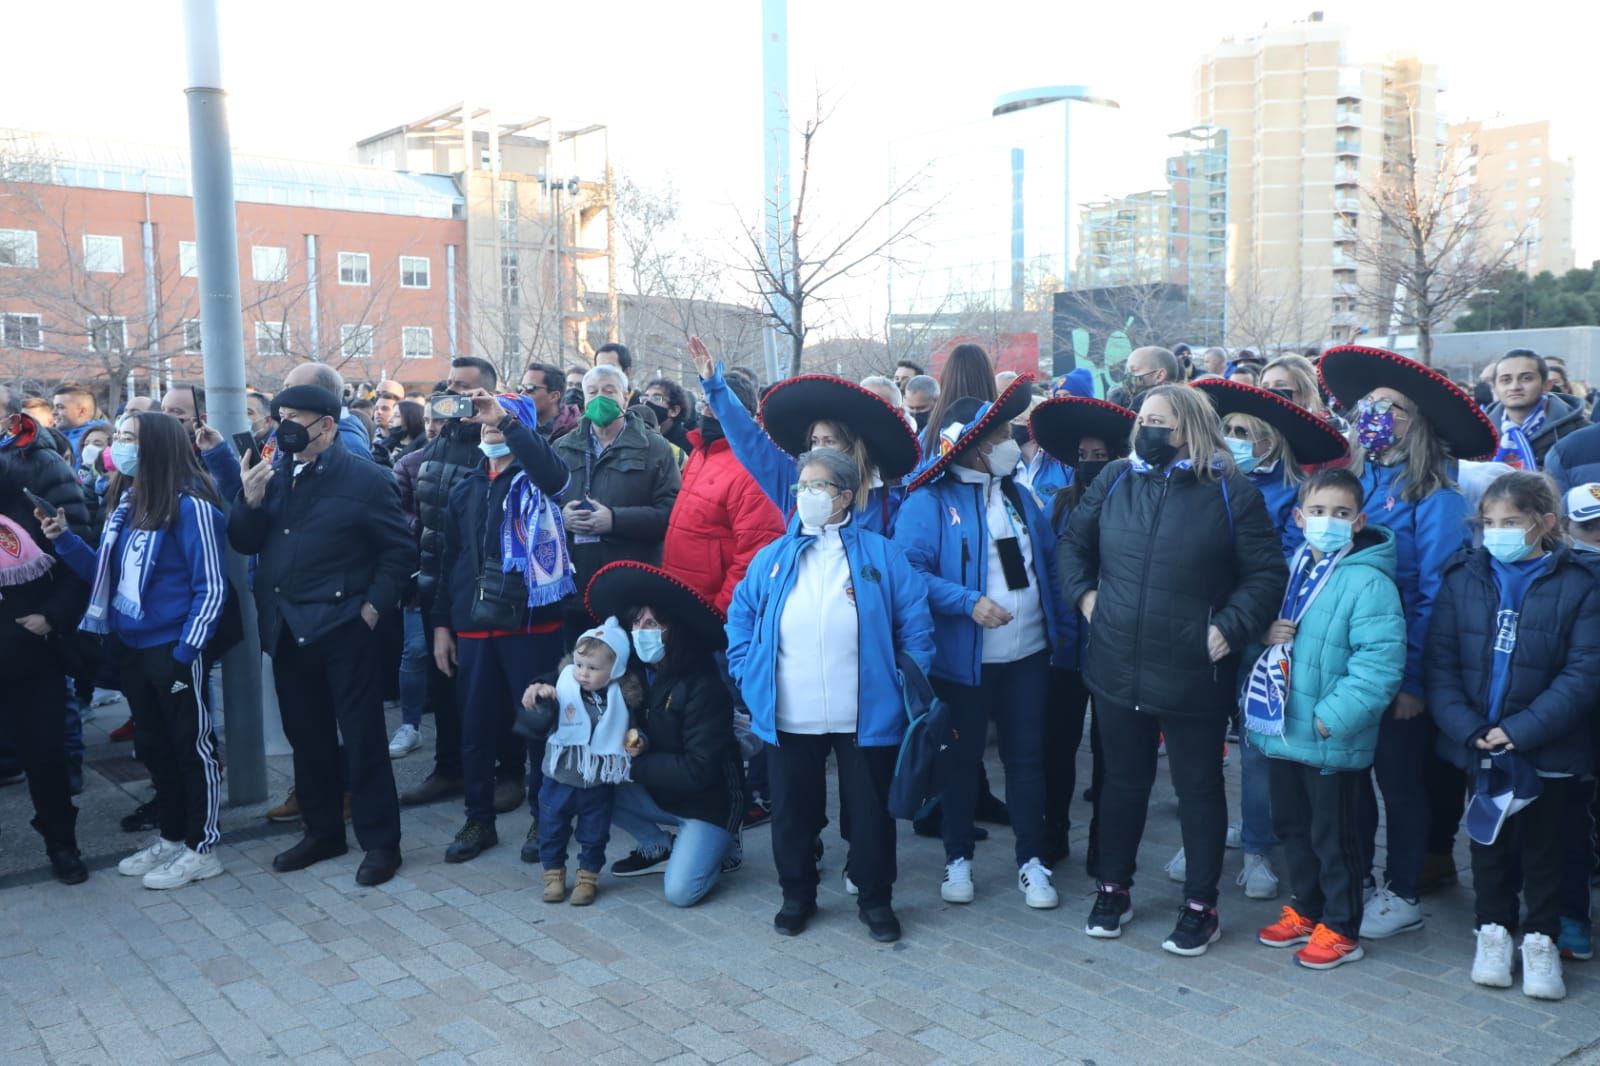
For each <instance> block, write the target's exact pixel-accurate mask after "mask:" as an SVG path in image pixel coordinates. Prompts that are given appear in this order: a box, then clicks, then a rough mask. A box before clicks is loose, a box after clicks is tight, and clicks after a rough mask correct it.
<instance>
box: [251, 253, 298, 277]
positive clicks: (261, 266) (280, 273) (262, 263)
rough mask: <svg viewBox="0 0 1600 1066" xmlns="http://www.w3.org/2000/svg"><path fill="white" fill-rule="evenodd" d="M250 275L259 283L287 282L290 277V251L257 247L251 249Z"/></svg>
mask: <svg viewBox="0 0 1600 1066" xmlns="http://www.w3.org/2000/svg"><path fill="white" fill-rule="evenodd" d="M250 275H251V277H253V278H255V279H256V280H257V281H285V280H287V279H288V277H289V249H287V248H272V247H268V246H265V245H259V244H258V245H255V246H253V247H252V248H251V249H250Z"/></svg>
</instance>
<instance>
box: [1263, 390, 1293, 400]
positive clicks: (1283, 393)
mask: <svg viewBox="0 0 1600 1066" xmlns="http://www.w3.org/2000/svg"><path fill="white" fill-rule="evenodd" d="M1267 391H1268V392H1270V393H1272V394H1273V395H1274V396H1281V397H1283V398H1284V399H1285V400H1288V401H1289V402H1290V403H1294V390H1293V389H1268V390H1267Z"/></svg>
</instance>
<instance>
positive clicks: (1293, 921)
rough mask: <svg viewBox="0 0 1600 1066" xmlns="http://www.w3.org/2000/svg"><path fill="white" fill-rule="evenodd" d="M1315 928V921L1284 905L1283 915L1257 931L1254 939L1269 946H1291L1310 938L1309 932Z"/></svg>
mask: <svg viewBox="0 0 1600 1066" xmlns="http://www.w3.org/2000/svg"><path fill="white" fill-rule="evenodd" d="M1316 928H1317V924H1316V923H1315V922H1313V921H1311V920H1310V919H1308V918H1306V917H1305V916H1303V915H1302V914H1301V913H1300V912H1299V911H1297V910H1295V909H1294V908H1293V907H1289V906H1285V907H1284V908H1283V916H1282V917H1281V918H1279V919H1278V920H1277V921H1275V922H1273V923H1272V924H1271V925H1269V926H1267V927H1266V928H1265V929H1263V930H1261V932H1259V933H1257V934H1256V939H1257V940H1259V941H1261V942H1262V943H1263V944H1265V945H1267V947H1269V948H1292V947H1294V946H1295V945H1296V944H1304V943H1305V942H1306V941H1307V940H1310V939H1311V932H1312V930H1313V929H1316Z"/></svg>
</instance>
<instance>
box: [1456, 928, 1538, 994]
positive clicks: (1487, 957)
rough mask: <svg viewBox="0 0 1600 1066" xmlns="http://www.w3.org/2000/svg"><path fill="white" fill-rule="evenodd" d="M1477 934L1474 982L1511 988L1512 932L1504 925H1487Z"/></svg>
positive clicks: (1473, 957) (1473, 958)
mask: <svg viewBox="0 0 1600 1066" xmlns="http://www.w3.org/2000/svg"><path fill="white" fill-rule="evenodd" d="M1475 935H1476V936H1477V938H1478V951H1477V954H1475V955H1473V956H1472V982H1473V984H1479V985H1488V986H1489V987H1490V988H1510V987H1511V934H1510V933H1508V932H1507V931H1506V927H1505V926H1503V925H1486V926H1484V927H1483V928H1481V929H1479V930H1478V932H1477V933H1476V934H1475ZM1524 943H1526V942H1524ZM1558 965H1559V963H1558Z"/></svg>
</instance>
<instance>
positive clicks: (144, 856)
mask: <svg viewBox="0 0 1600 1066" xmlns="http://www.w3.org/2000/svg"><path fill="white" fill-rule="evenodd" d="M183 847H184V846H183V842H182V841H178V840H163V839H162V838H161V835H160V834H159V833H158V834H156V838H155V840H153V841H152V842H151V843H150V845H149V846H148V847H145V848H141V849H140V850H138V851H136V852H134V853H133V854H132V855H129V856H128V857H127V858H126V859H123V860H122V861H121V862H119V863H117V873H119V874H121V875H122V876H123V877H143V876H144V875H145V874H147V873H149V872H150V871H151V870H154V869H155V868H156V867H157V866H165V865H166V864H167V863H168V862H170V861H172V860H173V859H175V858H177V857H178V855H179V854H181V853H182V851H183Z"/></svg>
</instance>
